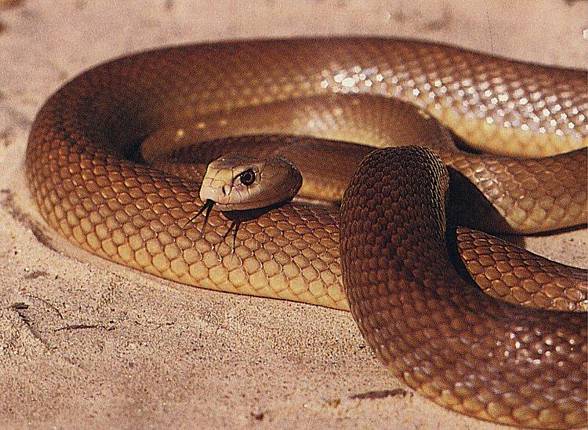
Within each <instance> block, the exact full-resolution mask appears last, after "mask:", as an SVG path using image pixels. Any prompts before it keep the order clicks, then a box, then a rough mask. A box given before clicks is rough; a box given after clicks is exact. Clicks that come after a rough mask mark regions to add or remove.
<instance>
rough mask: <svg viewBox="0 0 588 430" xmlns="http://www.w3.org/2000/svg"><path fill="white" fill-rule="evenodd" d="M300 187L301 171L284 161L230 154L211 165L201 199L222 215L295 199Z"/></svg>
mask: <svg viewBox="0 0 588 430" xmlns="http://www.w3.org/2000/svg"><path fill="white" fill-rule="evenodd" d="M301 185H302V175H301V174H300V171H299V170H298V169H297V168H296V167H295V166H294V165H293V164H292V163H290V162H289V161H288V160H285V159H284V158H280V157H274V158H268V159H263V160H262V159H258V158H253V157H246V156H242V155H238V154H231V155H227V156H224V157H221V158H218V159H216V160H214V161H213V162H211V163H210V164H209V165H208V168H207V169H206V174H205V175H204V179H203V180H202V185H201V187H200V198H201V199H202V201H208V200H211V201H213V202H214V203H215V207H216V208H217V209H219V210H221V211H238V210H249V209H258V208H263V207H267V206H271V205H275V204H278V203H282V202H285V201H287V200H290V199H292V198H293V197H294V196H295V195H296V193H297V192H298V190H299V189H300V186H301Z"/></svg>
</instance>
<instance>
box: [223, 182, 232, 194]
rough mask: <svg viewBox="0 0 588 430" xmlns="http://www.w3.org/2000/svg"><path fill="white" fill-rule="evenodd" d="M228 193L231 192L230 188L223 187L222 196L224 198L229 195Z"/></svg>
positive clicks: (227, 186)
mask: <svg viewBox="0 0 588 430" xmlns="http://www.w3.org/2000/svg"><path fill="white" fill-rule="evenodd" d="M229 191H231V187H230V186H229V185H223V194H224V195H225V196H228V195H229Z"/></svg>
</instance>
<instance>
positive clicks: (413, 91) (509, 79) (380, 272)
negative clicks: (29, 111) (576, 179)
mask: <svg viewBox="0 0 588 430" xmlns="http://www.w3.org/2000/svg"><path fill="white" fill-rule="evenodd" d="M587 90H588V88H587V84H586V80H585V74H583V73H582V72H579V71H570V70H559V69H550V68H545V67H540V66H535V65H529V64H522V63H516V62H511V61H507V60H502V59H497V58H494V57H489V56H485V55H481V54H476V53H472V52H468V51H464V50H460V49H455V48H450V47H447V46H442V45H433V44H425V43H417V42H408V41H397V40H378V39H327V40H325V39H313V40H297V41H296V40H295V41H266V42H243V43H228V44H217V45H195V46H185V47H177V48H168V49H161V50H156V51H152V52H147V53H141V54H138V55H135V56H130V57H125V58H122V59H119V60H115V61H113V62H110V63H107V64H104V65H101V66H98V67H97V68H94V69H92V70H90V71H88V72H86V73H84V74H82V75H80V76H79V77H78V78H76V79H74V80H73V81H72V82H70V83H68V84H67V85H65V86H64V87H63V88H62V89H61V90H59V91H58V92H57V93H56V94H55V95H54V96H53V97H51V98H50V99H49V100H48V102H47V103H46V104H45V105H44V106H43V108H42V109H41V111H40V112H39V113H38V115H37V117H36V119H35V122H34V124H33V128H32V130H31V135H30V137H29V146H28V148H27V154H26V172H27V178H28V182H29V185H30V189H31V191H32V194H33V196H34V198H35V200H36V202H37V204H38V206H39V209H40V212H41V214H42V215H43V217H44V218H45V219H46V220H47V222H48V223H49V225H51V226H52V227H53V228H55V229H56V230H58V231H59V232H60V233H61V234H62V235H64V236H65V237H67V238H68V239H69V240H71V241H72V242H74V243H76V244H77V245H79V246H80V247H83V248H85V249H87V250H89V251H90V252H93V253H95V254H97V255H99V256H102V257H104V258H107V259H109V260H111V261H114V262H117V263H120V264H124V265H127V266H129V267H133V268H136V269H139V270H143V271H146V272H148V273H152V274H155V275H158V276H161V277H164V278H167V279H172V280H176V281H179V282H184V283H187V284H192V285H196V286H199V287H204V288H212V289H217V290H223V291H231V292H237V293H242V294H254V295H260V296H267V297H275V298H286V299H290V300H298V301H305V302H310V303H315V304H320V305H325V306H330V307H335V308H340V309H345V308H347V306H348V305H347V299H346V296H345V295H344V294H343V293H342V290H341V266H340V263H339V257H340V249H339V227H338V216H337V213H335V212H333V211H332V210H329V209H320V208H312V207H305V206H296V205H284V206H282V207H280V208H277V209H275V210H272V211H270V212H267V213H265V214H262V215H260V216H259V217H258V218H255V219H253V220H251V221H249V222H247V223H244V224H243V226H242V227H241V229H240V231H239V235H238V243H237V247H236V249H235V250H234V253H232V252H231V247H230V243H231V242H230V239H226V241H225V240H224V239H223V237H222V236H223V235H224V233H225V232H226V230H227V229H228V222H227V221H226V219H225V218H224V217H223V216H222V215H220V214H218V213H213V214H212V215H211V217H210V220H209V226H208V230H207V232H206V234H205V235H204V237H201V236H200V224H199V225H197V226H195V225H188V226H185V224H186V222H187V221H188V220H189V219H190V218H191V217H192V216H193V215H194V213H195V212H196V211H197V209H198V207H199V206H200V205H201V202H200V201H199V199H198V190H197V189H194V188H192V185H193V184H191V183H190V182H189V181H186V180H184V179H181V178H175V177H172V176H170V175H167V174H165V173H163V172H161V171H159V170H156V169H153V168H150V167H147V166H144V165H140V164H137V163H135V162H134V161H131V160H130V159H128V158H126V157H128V156H129V155H130V154H131V153H132V152H133V151H134V150H135V149H136V146H137V143H138V142H139V141H140V140H142V139H143V138H144V137H145V136H147V135H149V134H151V133H153V132H155V131H156V130H157V129H159V128H161V127H165V126H166V125H167V124H173V123H182V122H189V121H191V120H193V119H194V118H197V117H199V116H200V115H203V114H206V113H211V112H217V111H221V110H230V109H235V108H239V107H245V106H253V105H259V104H266V103H270V102H274V101H279V100H289V99H293V98H299V97H303V96H314V95H319V94H326V93H332V92H337V93H346V92H356V91H358V92H366V93H370V94H378V95H383V96H387V97H393V96H396V97H400V98H402V99H404V100H406V101H408V102H411V103H415V104H416V105H418V106H420V107H422V108H424V109H426V110H427V111H428V112H429V114H430V115H432V116H434V117H435V118H437V119H439V120H440V121H442V122H443V123H444V124H445V125H446V126H448V127H450V128H452V129H453V130H454V132H455V133H456V134H458V135H459V136H461V137H462V138H463V139H465V140H467V141H469V142H470V144H471V145H472V146H474V147H478V148H488V150H489V151H491V152H495V153H496V152H502V153H506V154H510V153H512V152H513V151H515V150H516V148H520V149H521V151H522V153H523V154H526V155H531V156H532V155H551V154H554V153H560V152H566V151H571V150H574V149H578V148H583V147H585V146H586V139H587V138H586V136H587V135H588V131H587V130H588V126H587V125H586V122H585V119H586V114H587V113H586V98H587V94H588V91H587ZM406 125H407V126H409V127H410V126H411V121H410V119H409V120H407V121H406ZM486 145H487V146H486ZM405 151H406V150H405ZM410 151H415V150H413V149H411V150H410ZM378 154H388V152H384V153H378ZM401 154H404V157H406V158H405V159H402V162H400V163H399V162H398V161H394V158H392V156H391V155H374V156H373V157H370V159H369V160H370V161H367V162H366V163H364V166H366V167H369V169H368V170H369V171H370V172H371V171H372V170H371V169H376V171H375V172H376V173H375V174H373V175H372V176H371V177H369V178H367V179H366V178H364V181H363V182H359V184H360V185H358V182H357V180H354V183H355V186H352V190H350V191H349V193H348V195H349V197H350V198H349V200H348V201H346V200H345V201H344V212H343V220H344V227H343V230H342V238H343V244H342V249H343V258H344V260H343V267H344V273H345V279H346V281H349V282H348V284H347V286H346V290H347V291H346V294H347V295H348V296H349V299H350V300H349V301H350V303H351V309H352V312H353V314H354V317H355V318H356V319H357V320H358V322H359V325H360V328H361V330H362V332H363V334H364V336H365V337H366V339H367V341H368V343H369V344H370V345H371V346H372V348H373V349H374V350H375V351H376V353H377V354H378V356H379V357H380V359H381V360H382V361H383V362H384V364H385V365H386V366H387V367H389V368H390V369H391V370H392V371H393V373H395V374H396V375H399V376H400V377H402V378H403V379H404V380H405V381H406V382H407V383H408V384H409V385H410V386H412V387H414V388H416V389H417V390H418V391H419V392H421V393H423V394H424V395H426V396H428V397H431V398H432V399H434V400H435V401H436V402H437V403H439V404H441V405H444V406H446V407H449V408H451V409H453V410H456V411H459V412H462V413H465V414H468V415H472V416H476V417H479V418H481V419H486V420H492V421H496V422H505V423H510V424H516V425H525V426H536V427H547V428H549V427H551V428H559V427H573V426H580V425H582V424H585V423H586V420H587V411H586V392H587V387H586V380H587V375H586V354H587V352H588V351H587V349H586V324H585V315H584V314H572V313H564V312H558V313H555V312H548V311H543V310H535V309H530V308H526V307H515V306H512V305H509V304H505V303H504V302H502V301H498V300H496V299H494V298H490V297H488V296H487V295H485V294H483V293H481V292H480V291H478V290H476V289H474V288H472V287H471V286H469V285H468V284H466V283H465V282H464V281H463V280H462V278H461V277H459V276H457V274H456V273H455V272H454V271H453V269H452V268H451V266H450V265H449V262H448V260H446V258H445V256H446V253H447V251H446V248H445V247H444V246H443V244H442V240H441V239H442V236H443V234H442V232H443V222H442V221H443V215H442V205H441V202H442V195H440V194H439V192H438V190H437V191H435V189H434V188H433V187H432V186H431V187H429V186H428V185H427V184H429V185H431V184H437V185H441V188H443V184H444V180H445V179H443V178H445V173H443V172H444V171H443V169H442V167H440V166H441V164H440V163H439V161H438V160H437V159H436V158H434V157H432V156H431V154H430V153H429V152H422V151H421V150H418V151H416V152H414V153H413V152H401ZM417 159H418V160H421V161H422V162H423V163H422V164H423V165H422V166H421V165H420V161H419V162H418V163H412V161H413V160H417ZM375 161H378V163H379V161H383V164H382V165H381V166H380V164H377V168H376V167H374V166H372V163H373V162H375ZM388 163H392V165H393V166H397V167H399V168H400V170H403V169H404V170H407V169H408V171H407V173H408V174H409V178H408V179H406V178H404V177H402V176H400V177H398V178H395V181H396V183H397V185H405V186H408V187H409V188H410V187H414V188H416V191H418V192H419V193H421V194H422V195H417V196H413V197H409V198H408V200H398V201H397V200H396V199H397V198H398V192H396V191H395V189H394V187H392V186H390V185H386V183H382V182H377V183H373V188H369V187H368V188H366V187H367V185H365V184H372V181H375V180H381V179H383V178H385V177H386V178H387V177H389V176H394V175H390V174H389V170H387V169H389V167H387V166H388ZM370 166H371V167H370ZM409 167H410V169H413V170H410V169H409ZM380 168H381V169H383V170H381V171H380ZM405 168H406V169H405ZM429 174H432V176H431V177H428V176H426V175H429ZM582 174H583V173H582ZM582 177H583V176H582ZM427 178H428V179H427ZM365 180H367V182H365ZM431 181H432V182H431ZM423 186H424V187H425V188H424V189H422V188H421V187H423ZM358 187H359V188H358ZM362 189H365V190H367V191H366V192H365V194H362V193H361V192H358V190H359V191H361V190H362ZM353 190H355V192H354V191H353ZM427 193H430V194H427ZM379 198H382V199H381V200H378V199H379ZM362 199H364V200H365V201H364V200H362ZM366 199H367V200H366ZM422 199H425V200H422ZM396 201H397V204H395V202H396ZM566 202H568V199H564V200H563V204H564V205H565V204H567V203H566ZM425 203H426V204H425ZM358 205H359V206H358ZM362 205H363V206H362ZM417 207H418V210H415V208H417ZM398 208H400V209H402V210H401V211H400V212H399V213H396V212H394V211H395V210H396V209H398ZM421 213H424V214H425V216H424V218H420V217H419V216H417V215H418V214H421ZM581 213H585V212H582V211H580V215H581ZM389 217H392V218H389ZM396 218H398V219H397V220H396ZM354 220H356V221H354ZM368 220H369V221H370V224H369V225H367V223H366V221H368ZM408 221H410V222H411V223H408ZM412 222H414V223H415V224H414V225H413V224H412ZM577 222H579V223H583V222H585V219H579V220H577ZM362 229H363V230H362ZM388 238H391V239H394V242H393V243H396V245H398V247H392V246H391V245H390V244H389V243H387V242H386V239H388ZM399 287H402V288H401V289H399Z"/></svg>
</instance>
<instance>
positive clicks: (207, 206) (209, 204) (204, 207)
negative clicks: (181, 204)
mask: <svg viewBox="0 0 588 430" xmlns="http://www.w3.org/2000/svg"><path fill="white" fill-rule="evenodd" d="M214 203H215V202H214V201H213V200H210V199H208V200H206V201H205V202H204V204H203V205H202V207H201V208H200V209H198V212H196V215H194V216H193V217H192V218H190V219H189V220H188V222H187V223H186V224H184V228H185V227H186V226H187V225H188V224H190V223H191V222H192V221H194V220H195V219H196V218H198V217H199V216H200V215H201V214H202V212H204V211H206V213H205V214H204V224H203V225H202V229H201V230H200V237H202V236H204V230H205V229H206V224H207V223H208V216H209V215H210V211H211V210H212V207H213V206H214Z"/></svg>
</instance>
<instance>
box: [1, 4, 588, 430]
mask: <svg viewBox="0 0 588 430" xmlns="http://www.w3.org/2000/svg"><path fill="white" fill-rule="evenodd" d="M405 3H406V4H405ZM409 3H410V4H409ZM8 6H11V7H8ZM506 10H508V13H506V14H504V11H506ZM501 15H505V16H504V17H503V18H500V16H501ZM585 16H588V4H587V3H586V2H572V1H568V2H564V1H552V0H545V1H527V0H521V1H519V2H516V3H514V2H507V1H490V2H488V1H482V0H474V1H469V2H463V4H461V3H460V2H455V3H454V4H453V5H452V6H451V7H450V6H449V5H448V2H443V1H424V0H423V1H413V2H402V1H396V2H394V1H389V2H378V1H365V0H364V1H360V0H357V1H345V0H338V1H328V0H323V1H320V0H315V1H296V2H280V1H278V0H267V1H261V0H259V1H245V0H244V1H210V2H205V1H192V2H191V1H187V0H186V1H180V0H177V1H172V0H168V1H155V0H153V1H147V0H146V1H128V2H122V1H120V2H114V1H84V0H77V1H74V0H72V1H64V0H60V1H32V0H25V1H14V0H13V1H7V0H3V1H1V0H0V427H1V428H80V427H84V428H109V427H116V428H163V427H173V428H214V427H246V428H248V427H259V428H306V427H313V428H323V427H326V428H357V427H359V428H404V429H421V428H427V429H428V428H450V427H452V428H454V429H469V428H476V429H478V428H480V429H490V428H495V427H496V426H493V425H490V424H486V423H481V422H479V421H475V420H473V419H469V418H466V417H463V416H459V415H456V414H454V413H451V412H448V411H446V410H444V409H442V408H440V407H437V406H436V405H434V404H432V403H431V402H429V401H427V400H424V399H423V398H421V397H420V396H418V395H416V394H414V393H412V392H411V391H410V390H405V389H404V387H403V386H402V385H401V384H400V383H399V382H397V381H395V380H394V379H393V378H392V377H390V376H389V375H388V374H387V373H386V371H385V370H384V369H383V367H382V366H380V365H379V363H378V362H377V361H376V360H375V359H374V358H373V356H372V354H371V353H370V351H369V349H368V348H366V345H365V343H364V341H363V340H362V338H361V336H360V335H359V332H358V330H357V327H356V325H355V324H354V322H353V321H352V319H351V317H350V315H349V314H346V313H343V312H336V311H332V310H328V309H322V308H318V307H314V306H308V305H301V304H294V303H287V302H278V301H272V300H264V299H256V298H249V297H239V296H234V295H228V294H221V293H215V292H209V291H203V290H198V289H194V288H189V287H186V286H183V285H178V284H173V283H170V282H166V281H162V280H160V279H155V278H153V277H150V276H146V275H142V274H140V273H137V272H134V271H131V270H128V269H126V268H123V267H120V266H115V265H113V264H110V263H107V262H104V261H102V260H100V259H97V258H93V257H91V256H89V255H88V254H86V253H84V252H82V251H80V250H79V249H77V248H74V247H72V246H70V245H68V244H67V243H64V241H62V240H61V239H60V238H59V237H56V236H55V235H54V234H53V233H52V231H51V230H50V229H49V228H48V227H47V226H46V225H45V224H44V222H43V221H42V220H41V219H40V218H39V216H38V214H37V212H36V210H35V207H34V205H33V204H32V202H31V200H30V196H29V195H28V191H27V188H26V183H25V181H24V179H23V177H22V170H23V159H24V151H25V147H26V138H27V135H28V131H29V128H30V125H31V123H32V120H33V118H34V114H35V112H36V111H37V110H38V109H39V107H40V105H41V103H42V102H43V101H44V100H45V99H46V98H47V97H48V96H49V95H50V94H51V93H52V92H53V91H55V90H56V89H57V88H58V87H59V86H60V85H61V84H63V83H64V82H65V81H66V80H68V79H69V78H71V77H72V76H74V75H75V74H77V73H79V72H80V71H82V70H83V69H85V68H87V67H89V66H91V65H93V64H95V63H97V62H100V61H103V60H106V59H108V58H110V57H113V56H117V55H121V54H124V53H128V52H132V51H136V50H139V49H145V48H148V47H154V46H160V45H164V44H170V43H179V42H188V41H199V40H216V39H221V38H238V37H245V36H246V37H254V36H279V35H282V36H285V35H293V34H304V35H309V34H351V33H356V34H359V33H373V34H382V35H401V36H411V35H412V36H418V37H424V38H429V39H433V40H440V41H447V42H453V43H456V44H461V45H463V46H468V47H471V48H476V49H481V50H485V51H489V52H496V53H500V54H503V55H510V56H514V57H516V58H520V59H527V60H535V61H542V62H546V63H558V64H563V65H567V66H576V67H581V66H583V64H582V62H583V60H585V59H586V58H588V47H587V44H586V42H585V41H584V42H582V40H581V39H582V24H583V23H582V17H585ZM587 237H588V236H587V235H586V231H576V232H569V233H566V234H563V235H560V236H558V237H556V238H555V239H553V238H535V239H534V240H532V241H531V242H530V246H531V247H532V248H533V249H535V250H538V251H539V252H541V253H543V254H544V255H547V256H550V257H553V258H556V259H558V260H560V261H564V262H567V263H569V264H574V265H578V266H583V267H587V266H588V256H587V253H588V251H587V249H588V247H586V243H587Z"/></svg>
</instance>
